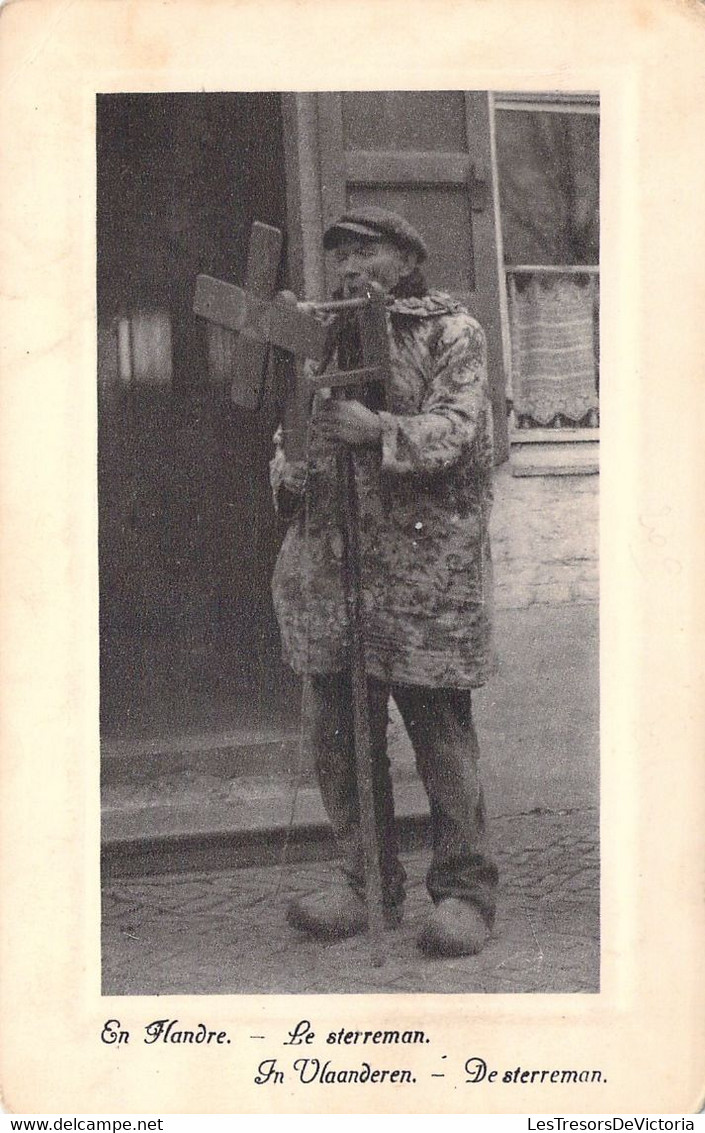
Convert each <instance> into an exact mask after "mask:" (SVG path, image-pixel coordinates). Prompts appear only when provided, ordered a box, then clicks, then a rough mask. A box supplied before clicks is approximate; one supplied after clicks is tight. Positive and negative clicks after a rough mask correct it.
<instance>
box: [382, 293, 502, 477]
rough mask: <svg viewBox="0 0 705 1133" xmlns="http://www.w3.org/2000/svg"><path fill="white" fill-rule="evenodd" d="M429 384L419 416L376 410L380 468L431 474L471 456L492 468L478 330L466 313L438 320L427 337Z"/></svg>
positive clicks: (483, 345)
mask: <svg viewBox="0 0 705 1133" xmlns="http://www.w3.org/2000/svg"><path fill="white" fill-rule="evenodd" d="M428 349H429V352H430V355H431V358H430V374H431V377H430V383H429V386H428V388H427V392H426V395H425V397H424V400H423V403H422V405H421V409H420V411H419V413H418V414H416V415H413V416H405V415H401V414H393V413H386V412H380V414H379V416H380V419H381V421H382V468H383V470H384V471H386V472H390V473H392V474H401V475H404V474H414V473H416V474H421V475H435V474H438V473H442V472H444V471H447V470H448V469H449V468H451V467H452V466H453V465H454V464H455V463H456V462H457V461H458V460H460V459H461V458H467V457H468V455H470V457H471V459H472V460H473V462H476V463H478V464H482V465H483V466H486V467H490V466H491V463H492V451H491V435H492V429H491V405H490V399H489V392H488V385H487V347H486V343H485V335H484V332H483V330H482V327H481V326H480V325H479V323H477V322H476V321H475V320H474V319H473V318H471V317H470V316H469V315H468V314H467V313H466V312H458V313H457V314H453V315H449V316H446V317H444V318H443V319H442V324H441V328H440V333H438V332H436V333H434V334H432V335H431V336H430V341H429V347H428Z"/></svg>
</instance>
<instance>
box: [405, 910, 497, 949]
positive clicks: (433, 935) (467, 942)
mask: <svg viewBox="0 0 705 1133" xmlns="http://www.w3.org/2000/svg"><path fill="white" fill-rule="evenodd" d="M489 934H490V930H489V929H488V927H487V922H486V921H485V918H484V917H483V915H482V913H481V912H480V910H479V909H478V908H477V906H476V905H473V904H472V903H471V902H470V901H460V900H459V899H458V898H457V897H446V899H445V900H444V901H439V903H438V904H437V905H436V906H435V908H434V910H433V912H432V913H431V916H430V917H429V919H428V921H427V923H426V925H425V926H424V928H423V929H422V930H421V932H420V934H419V937H418V940H417V943H418V946H419V948H420V949H421V951H422V952H425V953H426V954H427V955H429V956H474V955H476V954H477V953H478V952H481V951H482V949H483V947H484V945H485V942H486V940H487V937H488V936H489Z"/></svg>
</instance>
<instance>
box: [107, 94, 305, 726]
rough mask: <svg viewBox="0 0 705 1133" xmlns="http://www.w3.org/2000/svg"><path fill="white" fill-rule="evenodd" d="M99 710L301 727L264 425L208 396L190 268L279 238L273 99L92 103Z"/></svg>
mask: <svg viewBox="0 0 705 1133" xmlns="http://www.w3.org/2000/svg"><path fill="white" fill-rule="evenodd" d="M97 117H98V122H97V138H98V317H99V389H100V398H99V452H98V461H99V497H100V577H101V600H100V602H101V604H100V615H101V617H100V625H101V717H102V727H103V731H104V733H105V734H107V735H117V736H131V735H134V736H143V737H144V736H148V735H150V734H159V735H164V734H168V733H179V732H184V731H190V730H202V729H204V728H208V729H211V728H218V727H221V726H227V727H235V728H238V729H240V728H242V729H245V730H247V731H259V730H261V729H263V728H265V729H269V730H271V728H272V727H273V726H276V725H277V723H279V724H282V725H285V726H288V725H290V724H291V723H292V721H294V720H295V719H296V710H297V708H296V706H297V692H298V690H297V686H296V682H295V681H294V680H293V678H292V677H291V675H290V674H289V673H288V671H287V670H285V669H284V668H283V667H282V666H281V664H280V662H279V643H278V637H277V631H276V626H275V624H274V619H273V614H272V611H271V604H270V599H269V586H268V582H269V577H270V575H271V570H272V566H273V563H274V558H275V556H276V552H277V548H278V545H279V539H280V534H279V532H278V531H277V527H276V521H275V518H274V515H273V511H272V508H271V504H270V501H269V488H268V479H267V461H268V457H269V453H270V448H271V433H272V428H273V422H272V421H269V420H262V419H261V418H260V417H257V416H255V415H250V414H247V413H245V412H243V411H240V412H236V411H234V410H233V409H231V407H230V405H229V399H228V392H227V390H226V389H224V388H222V387H218V386H214V385H211V384H209V379H208V366H207V357H206V353H207V346H206V340H205V330H204V328H203V327H202V326H201V325H199V324H198V322H197V320H196V319H195V318H194V317H193V315H192V314H191V303H192V299H193V287H194V281H195V277H196V275H197V273H198V272H201V271H205V272H208V273H211V274H213V275H216V276H219V277H221V278H226V279H227V278H230V279H234V280H239V279H240V278H241V277H242V273H243V271H244V262H245V254H246V246H247V239H248V236H249V230H250V226H251V223H252V221H253V219H255V218H258V219H260V220H264V221H267V222H268V223H271V224H275V225H277V226H280V227H285V210H286V191H285V177H284V155H283V137H282V111H281V99H280V96H278V95H273V94H197V95H196V94H168V95H162V94H160V95H150V94H134V95H133V94H130V95H124V94H121V95H104V96H100V97H99V99H98V115H97Z"/></svg>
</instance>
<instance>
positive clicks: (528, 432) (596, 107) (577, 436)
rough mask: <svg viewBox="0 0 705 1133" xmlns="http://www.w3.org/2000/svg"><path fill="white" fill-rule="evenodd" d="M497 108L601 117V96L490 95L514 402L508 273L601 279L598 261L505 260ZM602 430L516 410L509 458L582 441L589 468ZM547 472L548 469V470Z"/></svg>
mask: <svg viewBox="0 0 705 1133" xmlns="http://www.w3.org/2000/svg"><path fill="white" fill-rule="evenodd" d="M497 111H523V112H527V111H528V112H531V113H536V112H543V113H547V114H551V113H556V114H581V115H590V116H596V117H598V118H599V116H600V95H599V93H598V92H596V91H531V92H527V91H525V90H521V91H493V92H491V94H490V125H491V143H492V144H491V151H492V183H493V196H494V208H495V216H496V229H497V258H498V261H499V265H500V269H501V272H502V275H503V279H504V284H505V285H504V288H503V291H502V299H501V304H500V316H501V322H502V346H503V351H504V371H505V373H506V375H507V400H508V402H510V403H511V402H512V401H513V397H512V394H513V389H512V376H513V371H512V355H511V338H510V330H509V299H508V283H507V277H508V273H509V272H514V273H521V272H526V271H528V270H530V269H531V270H533V271H545V270H549V271H555V272H560V271H563V272H576V273H577V272H582V273H583V274H592V275H596V277H597V279H598V281H599V278H600V265H599V263H598V264H581V265H548V264H545V265H541V264H508V263H505V258H504V241H503V233H502V214H501V206H500V193H499V162H498V155H497V117H496V114H497ZM599 439H600V430H599V426H598V427H597V428H594V429H587V428H582V427H578V426H576V427H573V428H571V427H568V426H561V427H555V428H553V427H552V428H543V429H538V428H537V429H519V428H518V427H517V425H516V424H515V421H514V415H513V412H512V414H511V415H510V420H509V446H510V460H511V458H512V454H513V453H515V451H516V450H517V449H518V448H520V447H521V446H524V445H530V446H532V448H531V450H530V451H532V452H538V450H539V448H540V446H541V445H546V444H561V445H566V442H579V443H580V448H579V449H578V450H577V451H578V452H580V453H581V454H586V452H587V449H588V448H590V449H592V456H591V457H590V470H593V468H592V466H593V464H594V463H595V459H596V458H595V455H594V453H595V449H596V448H597V446H598V445H599ZM585 442H593V444H592V445H587V444H586V443H585ZM547 471H548V469H547Z"/></svg>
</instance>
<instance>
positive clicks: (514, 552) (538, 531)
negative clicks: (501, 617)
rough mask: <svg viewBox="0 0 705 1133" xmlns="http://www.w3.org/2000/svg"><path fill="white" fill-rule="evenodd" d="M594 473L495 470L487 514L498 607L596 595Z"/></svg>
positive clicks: (596, 478)
mask: <svg viewBox="0 0 705 1133" xmlns="http://www.w3.org/2000/svg"><path fill="white" fill-rule="evenodd" d="M598 503H599V476H594V475H593V476H529V477H514V476H512V474H511V470H510V467H509V465H508V464H504V465H502V466H501V467H500V468H498V470H497V475H496V479H495V503H494V508H493V513H492V525H491V534H492V557H493V560H494V568H495V602H496V605H497V607H498V608H499V609H517V608H525V607H528V606H533V605H538V604H549V605H551V604H558V603H564V602H596V601H597V599H598V578H599V571H598Z"/></svg>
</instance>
